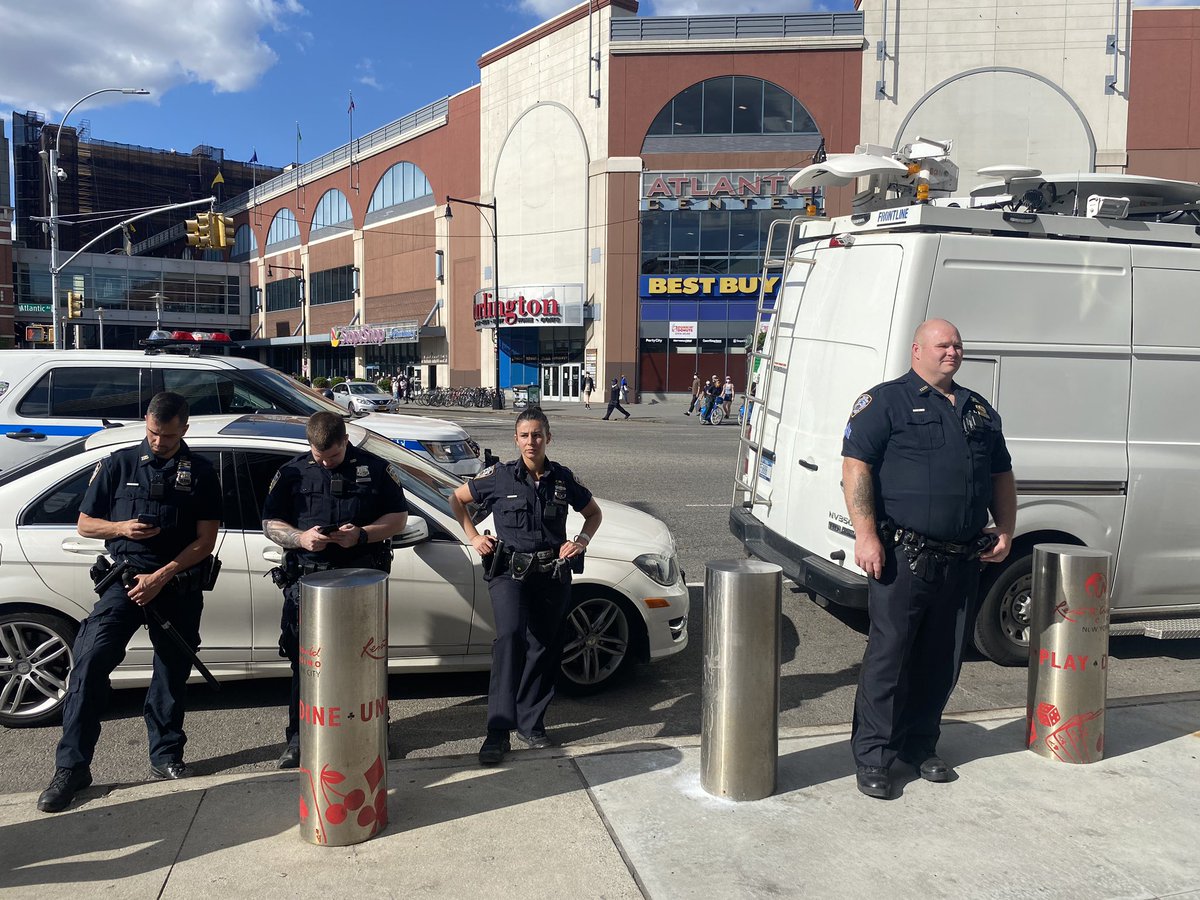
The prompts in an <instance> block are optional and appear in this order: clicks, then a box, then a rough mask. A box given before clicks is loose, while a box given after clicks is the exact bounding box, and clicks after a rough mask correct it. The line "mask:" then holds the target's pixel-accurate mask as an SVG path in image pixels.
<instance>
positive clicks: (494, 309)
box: [472, 284, 583, 331]
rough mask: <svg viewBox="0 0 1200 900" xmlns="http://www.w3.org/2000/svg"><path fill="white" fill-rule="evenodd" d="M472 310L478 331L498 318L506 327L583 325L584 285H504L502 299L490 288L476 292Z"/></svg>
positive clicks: (491, 325) (490, 326)
mask: <svg viewBox="0 0 1200 900" xmlns="http://www.w3.org/2000/svg"><path fill="white" fill-rule="evenodd" d="M472 311H473V314H474V316H475V330H476V331H480V330H482V329H484V328H492V327H494V326H495V324H496V320H497V319H499V320H500V324H501V325H504V326H523V327H530V326H532V327H535V328H544V327H547V326H551V325H582V324H583V285H582V284H537V285H523V286H518V287H502V288H500V299H499V300H497V299H496V297H495V295H494V294H493V293H492V291H490V290H487V291H476V292H475V303H474V305H473V307H472Z"/></svg>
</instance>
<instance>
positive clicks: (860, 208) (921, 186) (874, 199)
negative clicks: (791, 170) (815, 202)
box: [788, 135, 958, 213]
mask: <svg viewBox="0 0 1200 900" xmlns="http://www.w3.org/2000/svg"><path fill="white" fill-rule="evenodd" d="M953 148H954V142H953V141H936V140H933V139H931V138H923V137H920V136H919V135H918V136H917V139H916V140H915V141H913V142H912V143H911V144H906V145H905V146H903V147H901V148H900V149H899V150H893V149H892V148H891V147H881V146H878V145H876V144H859V145H857V146H856V147H855V148H854V152H853V153H834V154H832V155H830V156H828V157H826V158H825V159H824V160H822V161H821V162H819V163H813V164H812V165H810V166H805V167H804V168H803V169H801V170H800V171H799V172H797V173H796V174H795V175H793V176H792V177H791V179H790V180H789V181H788V185H789V186H790V187H791V188H792V190H794V191H807V190H811V189H812V188H816V187H843V186H845V185H847V184H850V183H851V182H853V181H855V180H857V179H859V178H866V179H868V181H867V189H866V190H864V191H860V192H859V193H857V194H855V195H854V200H853V208H854V212H856V213H866V212H871V211H873V210H876V209H888V208H891V207H894V206H907V205H909V204H910V203H925V202H927V201H929V200H932V199H934V198H937V197H949V196H950V195H951V194H952V193H953V192H954V191H955V190H957V189H958V166H956V165H955V164H954V163H952V162H951V161H950V151H951V150H952V149H953Z"/></svg>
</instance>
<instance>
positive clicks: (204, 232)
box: [185, 212, 213, 250]
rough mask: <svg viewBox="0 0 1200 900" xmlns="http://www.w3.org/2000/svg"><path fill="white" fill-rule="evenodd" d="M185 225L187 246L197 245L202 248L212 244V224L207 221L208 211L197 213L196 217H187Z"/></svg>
mask: <svg viewBox="0 0 1200 900" xmlns="http://www.w3.org/2000/svg"><path fill="white" fill-rule="evenodd" d="M185 225H186V227H187V243H188V246H189V247H197V248H199V249H201V250H204V249H207V248H208V247H211V246H212V245H213V243H212V224H211V222H210V221H209V213H206V212H205V213H198V214H197V215H196V218H194V219H188V220H187V221H186V222H185Z"/></svg>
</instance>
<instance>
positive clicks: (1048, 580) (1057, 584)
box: [1025, 544, 1112, 764]
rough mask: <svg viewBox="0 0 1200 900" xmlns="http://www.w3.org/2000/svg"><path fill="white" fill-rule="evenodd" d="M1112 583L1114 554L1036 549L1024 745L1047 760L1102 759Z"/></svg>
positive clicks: (1046, 547) (1082, 549)
mask: <svg viewBox="0 0 1200 900" xmlns="http://www.w3.org/2000/svg"><path fill="white" fill-rule="evenodd" d="M1111 583H1112V554H1111V553H1108V552H1106V551H1103V550H1090V549H1088V548H1087V547H1077V546H1074V545H1071V544H1038V545H1037V546H1036V547H1034V548H1033V590H1032V596H1031V609H1030V628H1029V692H1028V694H1027V700H1026V706H1025V734H1026V739H1025V745H1026V747H1028V748H1029V749H1030V750H1032V751H1033V752H1034V753H1036V754H1038V755H1039V756H1043V757H1045V758H1046V759H1051V760H1055V761H1057V762H1064V763H1076V764H1080V763H1092V762H1097V761H1099V760H1101V759H1103V758H1104V705H1105V701H1106V700H1107V698H1108V614H1109V593H1108V592H1109V586H1110V585H1111Z"/></svg>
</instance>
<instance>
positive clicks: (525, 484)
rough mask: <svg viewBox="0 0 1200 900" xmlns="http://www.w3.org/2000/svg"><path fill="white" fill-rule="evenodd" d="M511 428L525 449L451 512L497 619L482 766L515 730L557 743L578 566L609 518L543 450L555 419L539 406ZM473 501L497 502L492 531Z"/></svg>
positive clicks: (460, 492) (527, 738)
mask: <svg viewBox="0 0 1200 900" xmlns="http://www.w3.org/2000/svg"><path fill="white" fill-rule="evenodd" d="M514 431H515V434H514V440H515V441H516V444H517V449H518V450H520V452H521V458H520V459H518V460H515V461H513V462H510V463H501V464H498V465H495V466H492V467H491V468H488V469H484V470H483V471H482V472H480V473H479V474H478V475H476V476H475V477H474V478H473V479H471V480H470V481H468V482H466V483H465V484H463V485H461V486H459V488H458V489H457V490H455V492H454V493H453V494H452V495H451V496H450V509H451V511H452V512H453V513H454V516H455V518H456V519H458V522H459V524H460V525H461V526H462V528H463V531H464V532H465V533H466V536H467V539H468V540H469V541H470V542H471V546H472V547H474V548H475V551H476V552H477V553H478V554H479V555H480V556H481V557H483V564H484V572H485V575H484V577H485V578H487V579H488V592H489V593H490V594H491V597H492V611H493V614H494V618H495V622H496V640H495V641H494V642H493V643H492V673H491V681H490V683H489V685H488V718H487V737H486V738H485V739H484V742H483V746H482V747H480V748H479V764H480V765H483V766H494V765H496V764H498V763H500V762H501V761H502V760H503V759H504V756H505V754H507V753H508V751H509V749H511V744H510V733H511V732H512V730H513V729H516V731H517V736H518V737H519V738H520V739H521V740H522V741H523V742H524V743H525V744H526V745H527V746H529V747H531V748H533V749H541V748H545V747H550V746H552V743H553V742H552V741H551V739H550V737H549V736H548V735H547V734H546V727H545V721H544V720H545V716H546V708H547V707H548V706H549V705H550V701H551V700H552V699H553V698H554V684H555V681H556V679H557V677H558V670H559V662H560V660H561V657H562V638H563V626H564V624H565V617H566V612H567V602H568V600H569V599H570V596H571V572H572V571H577V572H582V571H583V554H584V551H585V550H586V549H587V545H588V543H589V542H590V541H591V539H592V538H593V537H595V536H596V529H598V528H599V527H600V520H601V518H602V516H601V513H600V506H599V504H597V503H596V501H595V500H594V499H592V492H591V491H589V490H588V489H587V488H586V487H584V485H583V483H582V482H580V481H579V480H578V479H577V478H576V477H575V476H574V475H573V474H572V473H571V470H570V469H568V468H567V467H566V466H562V465H559V464H558V463H555V462H551V461H550V460H549V459H547V458H546V447H547V445H549V443H550V421H549V420H548V419H547V418H546V414H545V413H544V412H542V410H541V409H540V408H539V407H536V406H532V407H529V408H528V409H526V410H525V411H523V412H522V413H521V414H520V415H519V416H517V423H516V428H515V429H514ZM468 503H478V504H479V505H481V506H482V507H483V508H484V509H487V510H491V511H492V513H493V516H494V520H495V523H496V534H495V535H494V536H493V535H491V534H480V533H479V531H478V530H477V529H476V528H475V524H474V523H473V522H472V521H471V512H470V510H468V509H467V504H468ZM568 506H569V507H570V508H571V509H574V510H575V511H576V512H580V513H582V514H583V527H582V528H581V529H580V531H579V533H578V534H577V535H575V536H574V537H573V538H571V539H570V540H568V539H567V507H568Z"/></svg>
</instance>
